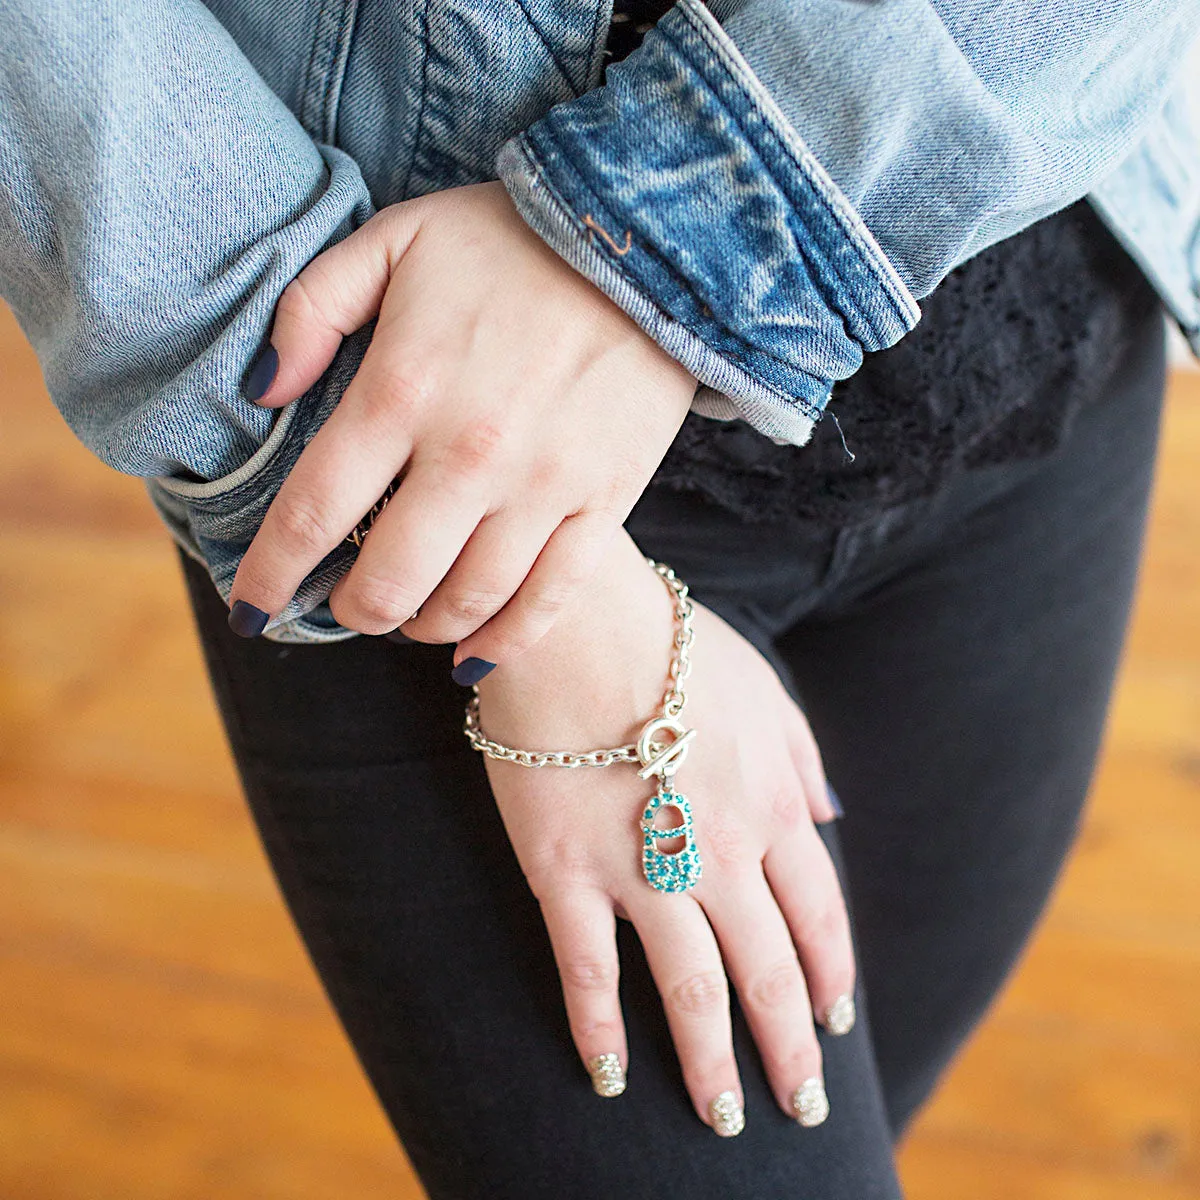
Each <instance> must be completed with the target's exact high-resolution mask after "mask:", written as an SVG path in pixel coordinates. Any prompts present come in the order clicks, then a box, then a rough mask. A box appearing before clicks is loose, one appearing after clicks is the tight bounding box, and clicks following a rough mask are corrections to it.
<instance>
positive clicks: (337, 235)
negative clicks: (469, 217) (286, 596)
mask: <svg viewBox="0 0 1200 1200" xmlns="http://www.w3.org/2000/svg"><path fill="white" fill-rule="evenodd" d="M0 29H2V30H3V37H2V38H0V295H3V297H4V299H5V300H7V301H8V302H9V304H10V305H11V306H12V308H13V310H14V312H15V314H16V317H17V320H18V322H19V323H20V325H21V328H22V329H23V331H24V333H25V334H26V336H27V337H28V338H29V341H30V342H31V343H32V345H33V348H34V350H35V352H36V354H37V356H38V359H39V362H40V365H41V368H42V372H43V375H44V378H45V382H46V386H47V389H48V390H49V392H50V395H51V397H52V399H53V401H54V403H55V405H56V406H57V407H58V409H59V410H60V411H61V413H62V415H63V417H64V418H65V419H66V421H67V423H68V425H69V426H70V427H71V429H72V430H73V431H74V432H75V433H76V434H77V435H78V437H79V438H80V439H81V440H82V441H83V442H84V444H85V445H86V446H88V447H89V449H91V450H92V451H93V452H94V453H95V454H97V455H98V456H99V457H100V458H101V459H103V461H105V462H106V463H108V464H109V465H110V466H112V467H114V468H116V469H117V470H118V471H122V472H125V473H128V474H131V475H137V476H144V477H146V481H147V485H148V489H149V491H150V494H151V498H152V500H153V501H154V502H155V504H156V506H157V507H158V509H159V511H160V514H161V515H162V516H163V517H164V519H165V520H166V522H167V525H168V527H169V528H170V530H171V531H172V533H173V535H174V536H175V538H176V540H177V541H179V542H180V543H181V545H183V547H184V548H185V549H186V550H188V551H189V552H190V553H191V554H192V556H193V557H196V558H197V559H199V560H200V561H201V562H203V563H204V564H205V565H206V566H207V568H208V569H209V572H210V574H211V575H212V577H213V580H214V583H215V584H216V586H217V588H218V590H219V591H220V592H221V594H222V595H223V596H224V597H225V598H226V599H228V595H229V588H230V585H231V583H232V580H233V575H234V572H235V571H236V569H237V564H238V562H239V561H240V559H241V555H242V553H243V552H244V550H245V548H246V547H247V546H248V545H249V542H250V540H251V538H252V537H253V534H254V532H255V531H256V530H257V528H258V526H259V525H260V524H261V520H262V516H263V513H264V512H265V509H266V506H267V505H268V504H269V502H270V500H271V498H272V497H273V496H274V494H275V492H276V491H277V490H278V487H279V484H280V483H282V481H283V479H284V478H285V477H286V475H287V473H288V470H289V469H290V467H291V465H292V464H293V463H294V461H295V459H296V458H297V457H298V456H299V453H300V451H301V450H302V449H303V446H304V444H306V442H307V440H309V439H310V438H311V437H312V436H313V435H314V434H315V433H316V432H317V430H318V429H319V427H320V425H321V424H322V423H323V421H324V418H325V417H327V416H328V414H329V412H330V411H331V410H332V408H333V406H334V405H335V404H336V401H337V399H338V397H339V396H340V394H341V391H342V390H343V389H344V387H345V384H346V382H347V381H348V379H349V378H350V377H352V375H353V372H354V369H355V368H356V366H357V364H358V362H359V361H361V358H362V354H363V352H364V350H365V342H366V340H368V338H369V333H368V332H367V331H363V333H361V334H359V335H355V336H354V337H351V338H348V339H346V341H345V342H344V343H343V346H342V349H341V351H340V352H339V355H338V357H337V359H336V360H335V362H334V364H333V366H332V367H331V368H330V370H329V371H328V372H327V373H326V375H325V376H324V377H323V379H322V380H321V381H320V382H319V383H318V384H317V385H316V386H315V387H314V388H313V389H312V390H311V391H310V392H309V393H307V394H306V395H305V396H303V397H301V398H300V399H298V400H296V401H294V402H293V403H292V404H290V405H288V406H287V407H286V408H284V409H282V410H271V409H266V408H259V407H258V406H256V405H254V404H251V403H250V402H248V401H247V400H245V399H244V398H243V397H242V395H241V393H240V385H241V382H242V379H243V377H244V375H245V373H246V371H247V368H248V366H249V365H250V364H251V362H252V361H253V359H254V357H255V356H256V354H257V353H258V351H259V349H260V348H261V347H262V345H263V344H264V341H265V338H266V335H267V332H268V329H269V326H270V321H271V317H272V313H273V310H274V307H275V304H276V302H277V300H278V298H279V295H280V293H281V292H282V291H283V289H284V288H285V287H286V286H287V284H288V282H289V281H290V280H291V279H292V278H293V277H294V276H295V275H296V273H297V272H298V271H299V270H300V269H301V267H303V266H304V264H305V263H306V262H308V260H309V259H311V258H312V257H314V256H315V255H316V254H317V253H318V252H319V251H320V250H321V249H323V248H324V247H325V246H327V245H329V244H331V243H332V242H334V241H337V240H340V239H341V238H343V237H345V236H346V235H347V234H349V233H350V232H351V230H352V229H354V228H356V227H357V226H358V225H360V224H362V222H363V221H365V220H366V219H367V218H368V217H369V216H370V215H371V214H372V212H373V211H374V210H373V208H372V205H371V201H370V198H369V195H368V191H367V187H366V185H365V184H364V182H363V179H362V176H361V173H360V172H359V170H358V167H357V166H356V164H355V162H354V161H353V160H352V159H351V158H350V157H349V156H347V155H346V154H344V153H343V152H341V151H339V150H337V149H335V148H332V147H330V146H326V145H318V144H317V143H315V142H314V141H313V140H312V139H311V138H310V137H309V136H308V135H307V133H306V132H305V131H304V129H303V128H302V127H301V125H300V124H299V123H298V122H297V120H296V119H295V117H294V116H293V115H292V114H291V113H290V112H289V111H288V109H287V108H286V107H285V106H284V104H283V103H282V102H281V101H280V100H279V99H278V98H277V97H276V96H275V94H274V93H273V92H272V91H271V90H270V89H269V88H268V87H267V85H266V84H265V82H264V81H263V80H262V78H261V77H260V76H259V75H258V74H257V73H256V72H255V71H254V69H253V68H252V67H251V65H250V64H249V62H248V61H247V60H246V59H245V57H244V56H243V54H242V52H241V51H240V50H239V48H238V47H237V45H236V44H235V42H234V41H233V40H232V38H231V37H230V36H229V35H228V34H227V33H226V31H225V30H224V28H223V27H222V26H221V25H220V24H219V23H218V22H217V21H216V19H215V18H214V17H213V16H212V15H211V14H210V13H209V12H208V10H207V9H206V8H204V7H203V5H201V4H199V3H195V2H185V0H139V3H137V4H129V3H126V2H125V0H39V3H36V4H23V3H16V2H14V0H0ZM353 552H354V551H353V547H350V546H347V547H346V548H345V549H344V550H343V549H339V550H337V551H334V552H332V554H331V555H330V556H329V557H328V558H327V559H326V560H325V561H324V562H323V563H322V564H321V565H320V566H319V567H318V568H317V569H316V570H315V571H314V572H313V574H312V575H310V577H309V579H308V580H306V581H305V584H304V585H303V586H302V588H301V589H300V591H299V592H298V593H297V597H296V599H295V600H293V602H292V604H291V605H290V606H289V608H288V609H287V610H285V612H284V613H282V614H279V615H278V616H277V617H275V618H274V619H273V621H272V625H271V629H272V630H275V631H277V637H278V640H327V639H329V638H333V637H339V636H350V631H346V630H343V629H341V627H340V626H337V625H336V623H335V622H334V621H333V620H332V617H331V616H330V615H329V614H328V611H327V610H328V606H327V605H326V606H325V611H324V612H323V613H316V614H314V615H313V616H312V617H311V618H310V616H309V615H308V614H309V613H310V610H312V609H314V607H315V606H316V605H317V603H318V600H319V599H321V598H323V597H327V596H328V592H329V589H330V588H331V587H332V585H333V583H334V582H336V579H337V578H338V577H339V576H340V574H342V573H344V570H345V569H348V566H349V564H350V561H352V556H353ZM280 634H282V636H280ZM268 636H270V634H269V635H268Z"/></svg>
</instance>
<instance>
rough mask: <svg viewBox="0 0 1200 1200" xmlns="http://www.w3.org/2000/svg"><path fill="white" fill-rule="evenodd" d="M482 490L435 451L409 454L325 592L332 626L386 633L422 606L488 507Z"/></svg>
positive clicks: (471, 477)
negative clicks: (396, 483)
mask: <svg viewBox="0 0 1200 1200" xmlns="http://www.w3.org/2000/svg"><path fill="white" fill-rule="evenodd" d="M484 487H485V484H484V480H483V477H482V476H480V475H477V474H474V473H470V472H463V471H460V470H457V469H451V468H449V467H447V465H446V461H445V459H443V458H440V457H438V456H437V455H434V454H427V455H424V456H422V455H421V454H419V453H417V454H414V455H413V458H412V462H411V464H410V467H409V471H408V474H407V475H406V476H405V477H404V482H403V483H402V484H401V486H400V488H399V489H398V490H397V492H396V494H395V495H394V496H393V497H392V498H391V500H389V501H388V504H387V507H386V508H385V509H384V510H383V512H382V513H381V514H380V515H379V516H378V517H376V518H375V521H374V523H373V524H372V526H371V529H370V532H369V533H368V534H367V536H366V537H365V538H364V539H363V544H362V549H361V550H360V551H359V554H358V559H357V560H356V562H355V563H354V566H353V567H351V568H350V570H349V572H348V573H347V574H346V575H344V576H343V577H342V578H341V579H340V580H338V582H337V584H336V586H335V587H334V589H333V591H332V592H331V593H330V595H329V609H330V611H331V612H332V613H333V615H334V618H335V619H336V620H337V622H338V624H339V625H344V626H345V627H346V628H347V629H356V630H358V631H359V632H360V633H368V634H380V633H387V632H388V631H389V630H392V629H395V628H397V627H398V626H399V625H401V624H402V623H403V622H405V621H407V620H408V618H409V617H410V616H411V615H412V614H413V613H414V612H416V610H417V609H418V608H421V607H422V606H423V605H424V604H425V601H426V600H427V599H428V597H429V596H430V595H431V594H432V592H433V590H434V588H436V587H437V586H438V584H439V583H440V582H441V580H442V578H443V577H444V576H445V574H446V572H447V571H449V570H450V568H451V566H452V565H453V564H454V561H455V559H456V558H457V557H458V555H459V553H460V551H461V550H462V548H463V546H464V545H465V544H466V542H467V539H468V538H470V536H471V535H472V533H474V531H475V528H476V526H477V525H478V524H479V522H480V521H481V520H482V519H483V517H484V515H485V513H486V512H487V495H486V492H485V490H484ZM404 632H405V634H406V635H410V629H409V628H406V629H405V631H404ZM411 636H413V637H414V638H415V639H416V640H421V639H420V638H417V636H416V633H415V632H413V633H412V634H411Z"/></svg>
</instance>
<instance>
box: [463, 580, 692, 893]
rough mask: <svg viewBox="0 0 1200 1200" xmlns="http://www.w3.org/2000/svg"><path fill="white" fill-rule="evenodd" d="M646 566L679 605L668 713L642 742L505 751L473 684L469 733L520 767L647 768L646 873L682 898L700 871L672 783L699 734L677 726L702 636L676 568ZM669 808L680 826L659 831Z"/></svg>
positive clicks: (687, 818) (642, 824)
mask: <svg viewBox="0 0 1200 1200" xmlns="http://www.w3.org/2000/svg"><path fill="white" fill-rule="evenodd" d="M646 561H647V562H648V563H649V564H650V566H652V567H653V568H654V570H655V571H656V572H657V573H658V575H659V577H660V578H661V579H662V580H663V582H664V583H665V584H666V585H667V587H668V589H669V590H670V592H671V595H672V598H673V600H674V602H675V621H676V628H675V638H674V642H673V652H672V655H671V664H670V667H669V668H668V678H669V682H668V685H667V690H666V692H665V693H664V695H663V699H662V704H661V709H662V713H661V715H660V716H657V717H653V718H651V719H650V720H649V721H647V722H646V723H645V725H643V726H642V730H641V733H640V734H639V736H638V739H637V741H636V742H629V743H627V744H626V745H624V746H613V747H611V748H609V749H604V750H582V751H577V750H518V749H515V748H513V747H512V746H505V745H502V744H501V743H500V742H497V741H494V740H493V739H492V738H489V737H488V736H487V735H486V734H485V733H484V732H483V730H482V729H481V728H480V724H479V685H478V684H475V685H473V686H472V688H471V691H472V692H473V695H472V696H471V699H470V700H468V701H467V709H466V718H465V720H464V721H463V733H464V734H465V735H466V737H467V740H468V741H469V742H470V743H471V745H472V747H473V748H474V749H476V750H478V751H480V752H481V753H482V754H486V755H487V756H488V757H489V758H496V759H500V760H502V761H504V762H513V763H517V764H518V765H519V766H522V767H607V766H611V765H612V764H613V763H619V762H629V763H633V762H637V763H641V764H642V765H641V768H640V769H639V770H638V775H639V776H640V777H641V778H642V779H646V778H648V777H649V776H651V775H655V776H657V777H658V786H657V790H656V792H655V794H654V796H652V797H651V799H650V801H649V802H648V803H647V805H646V807H645V808H644V809H643V810H642V815H641V819H640V821H639V822H638V825H639V828H640V829H641V830H642V872H643V874H644V875H645V876H646V881H647V882H648V883H649V884H650V886H651V887H653V888H656V889H657V890H658V891H661V892H682V891H685V890H686V889H688V888H690V887H692V886H694V885H695V883H696V882H697V880H699V878H700V872H701V863H700V854H699V851H698V850H697V848H696V844H695V832H694V823H693V817H692V809H691V805H690V804H689V803H688V799H687V797H686V796H684V795H683V794H682V793H681V792H678V791H676V790H675V785H674V778H675V771H676V769H677V767H678V766H679V764H680V763H681V762H683V760H684V759H685V758H686V757H687V751H688V746H689V745H690V744H691V741H692V739H693V738H694V737H695V736H696V731H695V730H694V729H685V728H684V726H683V723H682V722H681V721H680V720H679V714H680V713H681V712H682V711H683V706H684V704H686V703H687V692H686V691H685V690H684V687H683V683H684V680H685V679H687V677H688V676H689V675H690V674H691V671H692V663H691V656H690V650H691V646H692V642H693V641H694V640H695V636H696V634H695V630H694V629H693V628H692V614H693V612H694V611H695V606H694V604H693V602H692V600H691V597H690V596H689V595H688V586H687V584H686V583H684V582H683V580H682V579H680V578H679V577H678V576H677V575H676V574H675V572H674V571H672V570H671V568H670V567H668V566H667V565H666V564H665V563H660V562H655V561H654V559H652V558H647V559H646ZM662 733H671V734H673V735H674V736H673V737H672V738H671V740H669V741H665V742H664V741H661V740H659V735H660V734H662ZM667 806H669V807H671V808H675V809H676V810H678V812H679V814H680V817H681V818H682V823H681V824H679V825H675V826H672V827H671V828H669V829H658V828H655V825H654V820H655V817H656V815H657V814H658V811H659V809H661V808H663V807H667ZM676 838H682V839H683V844H682V846H681V847H679V848H678V849H674V850H672V851H670V852H667V851H663V850H660V849H659V847H658V845H657V843H658V842H659V841H667V840H673V839H676Z"/></svg>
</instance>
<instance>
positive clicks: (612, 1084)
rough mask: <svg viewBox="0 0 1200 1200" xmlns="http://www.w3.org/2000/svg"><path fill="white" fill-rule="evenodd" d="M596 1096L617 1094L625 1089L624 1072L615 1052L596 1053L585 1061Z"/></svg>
mask: <svg viewBox="0 0 1200 1200" xmlns="http://www.w3.org/2000/svg"><path fill="white" fill-rule="evenodd" d="M587 1069H588V1074H589V1075H591V1077H592V1087H593V1089H594V1090H595V1092H596V1095H597V1096H619V1095H620V1094H621V1093H622V1092H623V1091H624V1090H625V1072H624V1071H623V1070H622V1069H621V1060H620V1059H619V1058H618V1057H617V1056H616V1055H615V1054H597V1055H596V1057H595V1058H589V1059H588V1062H587Z"/></svg>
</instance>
